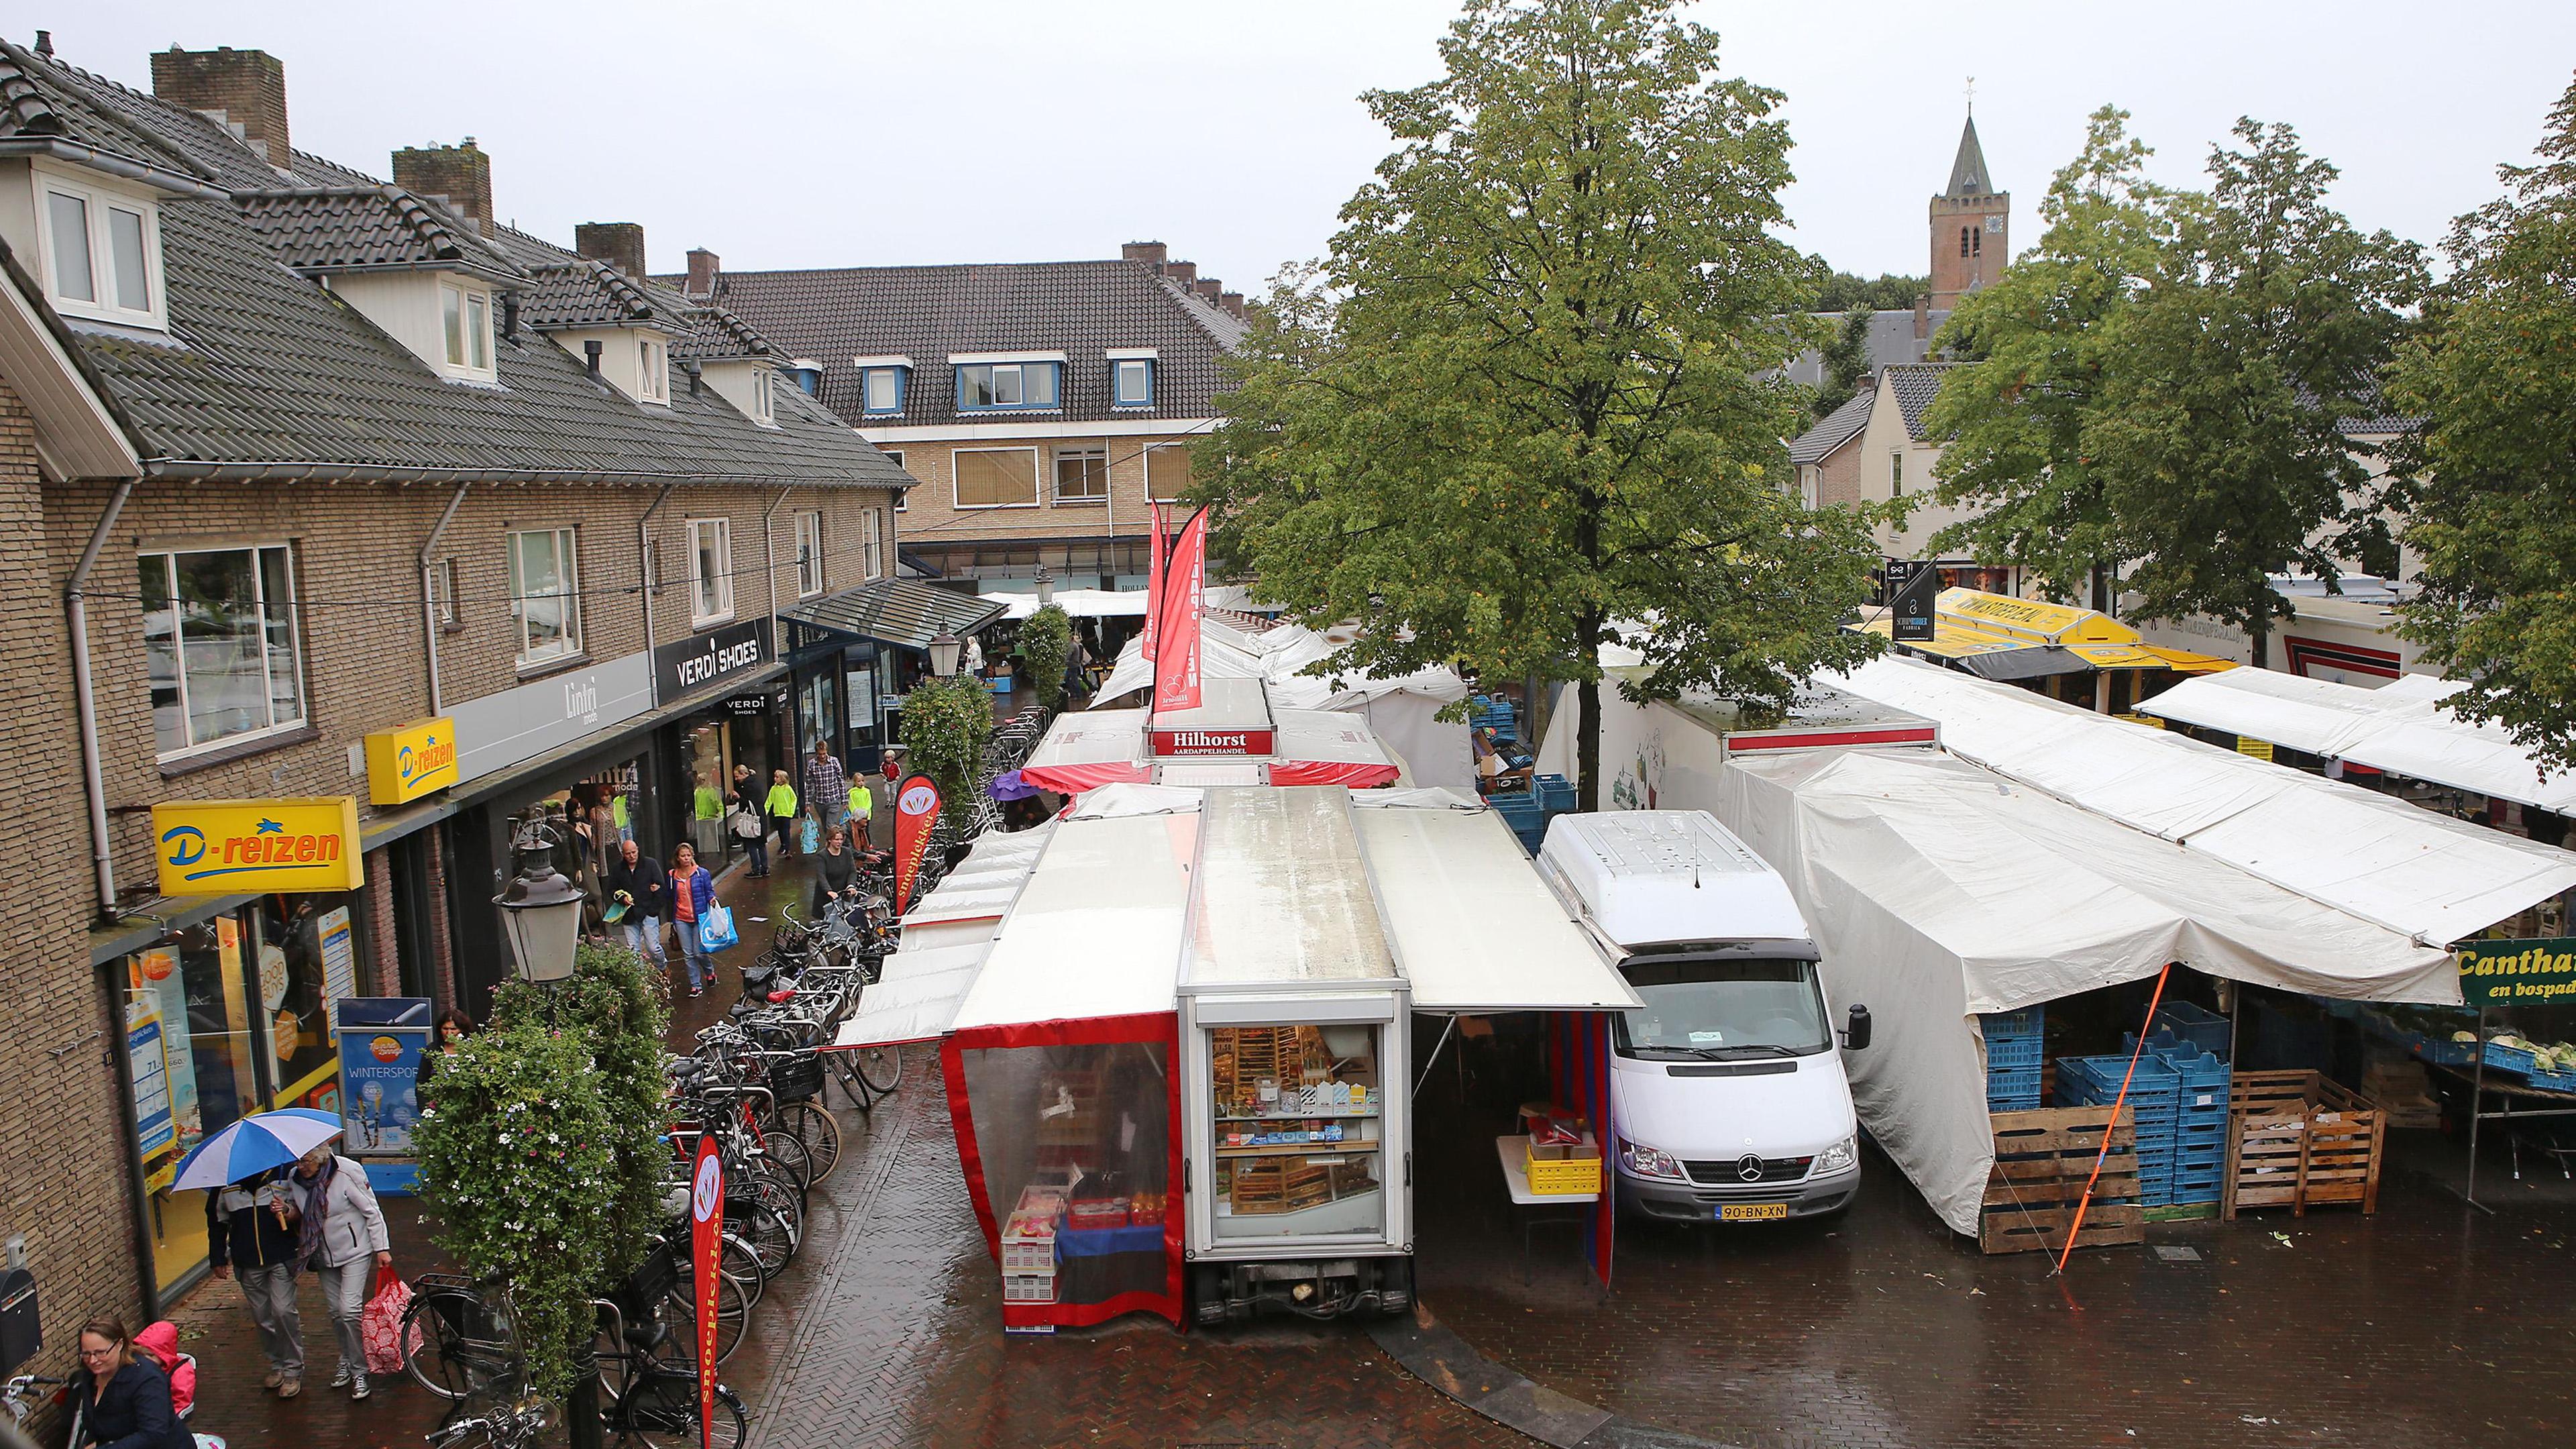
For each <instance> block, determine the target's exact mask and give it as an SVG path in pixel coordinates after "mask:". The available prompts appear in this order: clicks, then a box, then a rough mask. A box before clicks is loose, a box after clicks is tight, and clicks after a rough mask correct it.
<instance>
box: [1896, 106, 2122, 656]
mask: <svg viewBox="0 0 2576 1449" xmlns="http://www.w3.org/2000/svg"><path fill="white" fill-rule="evenodd" d="M2128 119H2129V117H2128V113H2127V112H2125V111H2122V110H2118V109H2116V108H2114V107H2110V106H2105V107H2103V108H2102V109H2101V110H2098V111H2096V112H2094V113H2093V116H2092V119H2091V121H2090V123H2089V124H2088V125H2087V127H2086V131H2085V137H2084V150H2083V153H2082V154H2081V155H2079V156H2077V157H2076V158H2075V159H2074V160H2073V161H2071V162H2069V163H2067V165H2066V167H2065V169H2064V170H2061V171H2059V172H2058V173H2057V176H2056V179H2055V180H2054V181H2052V182H2051V183H2050V184H2049V188H2048V195H2047V197H2046V199H2044V200H2043V201H2042V202H2041V203H2040V218H2041V220H2042V221H2044V222H2046V223H2047V231H2046V232H2045V233H2044V234H2043V235H2042V236H2041V237H2040V240H2039V245H2038V246H2037V247H2035V248H2033V249H2032V250H2031V251H2030V252H2029V253H2028V254H2026V255H2024V256H2022V257H2021V258H2019V259H2017V260H2016V261H2014V262H2013V263H2012V265H2010V266H2008V267H2006V268H2005V269H2004V271H2003V273H2002V275H2000V276H1998V277H1997V278H1996V279H1995V280H1994V282H1993V284H1992V285H1989V286H1987V287H1984V288H1981V289H1979V290H1977V291H1974V292H1971V293H1969V294H1968V295H1967V296H1965V297H1963V298H1961V299H1960V301H1959V305H1958V306H1957V307H1956V308H1955V309H1953V310H1952V311H1951V313H1950V320H1949V321H1948V322H1947V323H1945V324H1944V325H1943V326H1942V329H1941V335H1940V339H1939V340H1940V345H1941V346H1943V347H1945V348H1948V349H1950V350H1951V351H1952V352H1953V353H1954V354H1956V355H1958V356H1960V357H1961V358H1962V359H1963V365H1962V366H1961V367H1960V368H1958V369H1957V370H1956V371H1953V372H1951V373H1950V374H1948V375H1947V376H1946V377H1944V378H1943V380H1942V383H1941V392H1940V395H1939V396H1938V397H1936V398H1935V399H1934V400H1933V403H1932V406H1931V408H1930V409H1929V410H1928V411H1927V412H1926V413H1925V414H1924V419H1923V423H1924V427H1925V429H1926V430H1927V431H1928V432H1929V433H1931V435H1932V436H1934V437H1946V438H1948V439H1949V440H1950V441H1949V442H1948V444H1947V445H1946V446H1944V447H1943V448H1942V450H1941V458H1940V461H1939V463H1937V464H1936V465H1935V466H1934V469H1933V472H1934V475H1935V476H1936V477H1937V478H1938V479H1939V480H1940V484H1939V488H1938V491H1937V493H1936V494H1935V496H1936V497H1937V498H1938V499H1939V501H1940V502H1942V503H1944V504H1948V505H1951V506H1953V507H1959V508H1963V509H1966V510H1971V512H1970V516H1969V517H1968V518H1966V519H1965V520H1964V521H1962V522H1960V523H1956V524H1953V525H1951V526H1950V527H1948V528H1946V529H1943V530H1942V531H1941V532H1940V533H1938V534H1936V535H1934V537H1933V540H1932V547H1933V548H1934V549H1935V550H1936V551H1939V552H1942V553H1950V552H1953V551H1965V552H1967V553H1968V554H1970V555H1972V556H1974V557H1977V558H1984V559H2009V560H2012V561H2013V562H2015V563H2018V564H2021V565H2023V566H2024V567H2026V568H2029V569H2031V570H2033V571H2034V572H2035V573H2036V574H2037V575H2038V577H2039V582H2040V585H2041V587H2042V588H2043V589H2044V590H2045V591H2046V592H2048V593H2049V594H2050V596H2051V597H2054V598H2057V599H2061V600H2065V599H2072V598H2074V597H2075V596H2076V592H2077V590H2079V589H2080V588H2082V587H2083V586H2084V584H2085V582H2086V581H2087V580H2090V582H2091V586H2092V606H2093V607H2094V608H2096V609H2100V610H2103V611H2105V612H2108V611H2109V610H2110V609H2111V607H2112V603H2113V600H2112V598H2111V581H2112V579H2113V578H2114V577H2115V575H2116V573H2117V570H2118V566H2119V564H2120V563H2121V562H2122V558H2121V551H2120V545H2119V543H2118V542H2117V540H2116V532H2117V530H2116V528H2115V526H2114V520H2113V518H2112V516H2111V508H2110V501H2109V499H2108V498H2106V497H2105V496H2104V492H2103V483H2102V478H2101V476H2100V474H2099V473H2098V472H2097V471H2096V469H2095V468H2094V466H2093V463H2094V460H2093V456H2092V453H2091V450H2090V447H2089V445H2088V444H2087V442H2086V439H2085V432H2086V428H2087V426H2088V424H2089V423H2090V421H2091V420H2092V417H2093V414H2094V410H2095V409H2096V407H2097V406H2098V405H2099V403H2100V400H2101V393H2102V387H2103V382H2104V375H2105V368H2106V365H2107V362H2108V354H2109V352H2110V349H2111V332H2112V326H2111V324H2112V323H2113V322H2114V320H2115V319H2116V318H2118V317H2119V316H2120V315H2121V314H2122V312H2123V311H2124V310H2125V309H2126V308H2127V307H2128V305H2129V303H2130V301H2131V300H2132V299H2133V298H2134V297H2135V296H2136V295H2137V293H2138V292H2139V290H2140V289H2141V288H2143V287H2144V286H2145V284H2146V278H2147V276H2148V274H2149V273H2150V272H2151V271H2152V270H2153V268H2154V265H2155V258H2156V255H2157V252H2158V249H2159V247H2160V246H2161V245H2162V244H2163V243H2165V242H2166V241H2168V240H2169V239H2170V233H2171V227H2170V226H2169V225H2168V224H2167V221H2166V213H2165V207H2164V200H2165V194H2164V193H2163V192H2162V191H2160V190H2159V189H2158V188H2156V187H2155V186H2153V185H2152V184H2150V183H2149V182H2148V181H2147V180H2146V177H2145V171H2144V167H2145V163H2146V159H2147V157H2148V156H2149V155H2150V154H2151V153H2150V152H2149V151H2148V149H2147V147H2146V145H2145V144H2144V143H2143V142H2140V141H2139V140H2137V139H2136V138H2135V137H2133V136H2131V135H2129V133H2128Z"/></svg>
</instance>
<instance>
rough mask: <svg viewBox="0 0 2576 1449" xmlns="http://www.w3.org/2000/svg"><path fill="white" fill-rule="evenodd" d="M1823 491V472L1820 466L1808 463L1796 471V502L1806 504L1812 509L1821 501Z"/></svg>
mask: <svg viewBox="0 0 2576 1449" xmlns="http://www.w3.org/2000/svg"><path fill="white" fill-rule="evenodd" d="M1824 491H1825V470H1824V469H1823V468H1822V467H1821V466H1819V465H1817V464H1814V463H1808V464H1805V465H1803V466H1801V467H1800V468H1799V469H1798V500H1799V501H1800V502H1802V503H1804V504H1806V505H1807V506H1808V507H1809V508H1813V507H1815V506H1816V505H1817V504H1818V503H1820V502H1822V501H1823V497H1824Z"/></svg>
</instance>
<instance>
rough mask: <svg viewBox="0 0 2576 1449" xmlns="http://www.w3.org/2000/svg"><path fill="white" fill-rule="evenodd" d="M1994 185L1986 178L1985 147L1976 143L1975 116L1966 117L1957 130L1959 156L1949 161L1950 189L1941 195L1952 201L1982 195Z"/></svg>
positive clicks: (1988, 191)
mask: <svg viewBox="0 0 2576 1449" xmlns="http://www.w3.org/2000/svg"><path fill="white" fill-rule="evenodd" d="M1993 190H1994V186H1993V185H1992V184H1991V183H1990V182H1989V181H1988V180H1987V179H1986V149H1985V148H1984V147H1983V146H1980V145H1978V144H1977V118H1976V117H1975V116H1974V115H1971V116H1969V117H1968V124H1967V126H1966V128H1965V129H1963V130H1961V131H1960V132H1959V157H1958V159H1957V160H1955V161H1952V162H1951V163H1950V189H1949V190H1947V191H1944V192H1942V193H1941V194H1942V195H1943V196H1946V197H1949V198H1950V199H1952V200H1953V201H1955V200H1957V199H1959V198H1960V197H1963V196H1984V195H1987V194H1989V193H1991V192H1992V191H1993Z"/></svg>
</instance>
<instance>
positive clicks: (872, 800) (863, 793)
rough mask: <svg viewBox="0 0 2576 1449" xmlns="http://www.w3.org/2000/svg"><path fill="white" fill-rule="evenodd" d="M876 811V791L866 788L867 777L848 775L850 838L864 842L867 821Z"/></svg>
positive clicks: (866, 834) (866, 833) (865, 839)
mask: <svg viewBox="0 0 2576 1449" xmlns="http://www.w3.org/2000/svg"><path fill="white" fill-rule="evenodd" d="M876 813H877V797H876V792H875V791H872V790H870V789H869V788H868V777H867V776H865V775H852V776H851V777H850V838H851V839H852V840H855V841H858V842H860V843H862V844H865V843H866V841H867V838H868V822H869V821H870V820H871V819H873V818H874V817H875V815H876Z"/></svg>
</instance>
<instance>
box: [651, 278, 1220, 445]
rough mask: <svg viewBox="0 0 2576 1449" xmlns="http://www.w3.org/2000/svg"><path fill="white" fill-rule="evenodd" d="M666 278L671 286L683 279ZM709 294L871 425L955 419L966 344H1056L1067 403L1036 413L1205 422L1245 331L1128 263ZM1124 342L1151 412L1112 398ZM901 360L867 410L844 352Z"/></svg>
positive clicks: (763, 283) (753, 286) (739, 283)
mask: <svg viewBox="0 0 2576 1449" xmlns="http://www.w3.org/2000/svg"><path fill="white" fill-rule="evenodd" d="M663 280H665V281H668V282H671V283H673V284H675V285H676V283H677V282H678V280H679V279H678V278H665V279H663ZM714 300H716V301H717V302H719V303H722V304H723V305H724V306H725V307H726V308H728V309H730V310H731V311H733V312H734V313H736V314H737V315H739V316H740V317H741V318H742V319H743V320H744V321H746V322H748V323H750V324H751V325H752V326H754V327H756V328H758V329H759V330H760V331H761V333H762V334H764V335H765V336H767V337H768V338H769V340H770V341H771V342H772V343H774V344H775V345H776V346H777V347H778V348H780V349H781V350H782V351H783V352H784V354H785V355H787V356H790V357H811V358H814V359H816V360H817V361H820V362H821V363H822V364H823V389H822V397H823V401H824V402H825V403H826V404H828V405H829V406H830V407H831V409H832V410H833V411H834V412H836V413H838V414H840V415H841V416H842V417H844V418H846V419H848V420H849V421H850V422H852V423H853V424H860V425H864V426H894V425H915V426H919V425H925V424H945V423H954V422H957V421H958V416H957V393H956V388H955V387H954V386H953V385H952V384H951V381H950V373H949V368H948V363H947V359H948V357H949V356H950V355H951V354H952V353H960V352H1012V351H1030V352H1062V353H1063V354H1064V355H1065V360H1066V365H1065V376H1064V386H1063V390H1062V394H1061V396H1062V398H1063V402H1064V406H1063V407H1062V408H1061V409H1060V410H1058V411H1052V412H1046V413H1041V414H1038V415H1037V416H1041V417H1046V418H1054V419H1061V420H1065V421H1073V422H1092V421H1100V420H1104V419H1108V418H1112V417H1119V418H1128V417H1136V418H1205V417H1209V416H1212V415H1213V414H1214V412H1215V403H1214V399H1215V396H1216V394H1217V393H1218V392H1220V391H1222V390H1224V388H1225V387H1226V386H1227V383H1226V381H1225V378H1224V377H1223V375H1222V374H1221V373H1220V372H1219V370H1218V367H1217V357H1218V355H1219V354H1220V353H1221V352H1223V351H1224V350H1226V349H1229V348H1232V347H1233V346H1235V345H1236V344H1238V343H1240V342H1241V341H1242V339H1243V324H1242V323H1241V322H1240V321H1238V320H1237V319H1236V318H1235V317H1234V316H1233V314H1231V313H1229V312H1227V311H1225V310H1224V309H1223V308H1220V307H1218V306H1216V305H1215V304H1213V303H1211V302H1209V301H1207V300H1206V299H1205V298H1203V297H1200V296H1197V295H1196V294H1194V293H1192V292H1190V291H1189V290H1188V289H1187V288H1184V287H1182V286H1181V285H1179V284H1178V283H1176V282H1174V281H1172V280H1171V279H1170V278H1168V277H1163V276H1160V275H1158V274H1156V272H1155V271H1154V270H1153V268H1151V267H1149V266H1147V265H1146V264H1145V263H1143V262H1132V261H1088V262H1026V263H991V264H972V265H961V266H936V267H839V268H828V269H817V270H806V271H780V272H721V273H718V274H717V277H716V289H715V298H714ZM1127 347H1150V348H1153V349H1155V351H1156V352H1157V354H1158V356H1157V358H1156V361H1155V369H1154V405H1153V406H1152V407H1151V408H1113V407H1112V406H1111V404H1110V391H1109V388H1110V367H1109V363H1108V361H1107V359H1105V358H1104V357H1103V356H1102V353H1103V351H1104V350H1105V349H1108V348H1127ZM897 354H900V355H903V356H908V357H910V358H911V359H912V363H913V377H912V385H911V386H909V387H907V388H905V389H904V411H903V412H902V414H901V415H899V416H868V415H866V414H865V413H863V412H862V410H861V407H860V400H859V371H858V369H857V368H855V367H853V366H852V365H851V363H850V359H851V358H853V357H881V356H890V355H897ZM1027 416H1028V415H1027V414H1013V415H1008V416H996V415H985V418H984V420H990V421H1009V420H1012V419H1013V418H1017V419H1021V420H1025V419H1026V417H1027ZM975 420H977V419H976V418H974V417H971V416H970V418H969V419H968V422H969V423H970V425H971V422H973V421H975Z"/></svg>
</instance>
